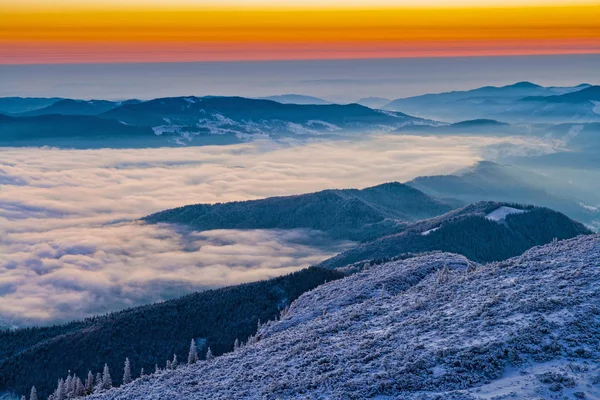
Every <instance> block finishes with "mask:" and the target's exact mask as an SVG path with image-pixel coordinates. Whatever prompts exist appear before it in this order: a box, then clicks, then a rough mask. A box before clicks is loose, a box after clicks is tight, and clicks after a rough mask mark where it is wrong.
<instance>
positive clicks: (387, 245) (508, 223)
mask: <svg viewBox="0 0 600 400" xmlns="http://www.w3.org/2000/svg"><path fill="white" fill-rule="evenodd" d="M588 233H591V231H590V230H588V229H587V228H586V227H585V226H583V225H582V224H580V223H579V222H576V221H573V220H572V219H570V218H568V217H567V216H565V215H564V214H561V213H559V212H556V211H553V210H550V209H548V208H542V207H533V206H521V205H516V204H510V203H498V202H491V201H490V202H480V203H475V204H470V205H468V206H466V207H463V208H461V209H459V210H454V211H450V212H449V213H447V214H444V215H441V216H439V217H435V218H431V219H428V220H424V221H419V222H417V223H415V224H413V225H411V226H410V227H409V228H407V229H405V230H404V231H402V232H400V233H394V234H392V235H388V236H384V237H381V238H378V239H375V240H373V241H371V242H366V243H362V244H360V245H358V246H356V247H353V248H351V249H349V250H346V251H344V252H342V253H340V254H338V255H336V256H334V257H332V258H330V259H328V260H325V261H323V262H322V263H321V264H320V266H322V267H326V268H340V267H344V266H347V265H349V264H354V263H357V262H360V261H367V260H380V259H386V258H392V257H396V256H398V255H401V254H404V253H420V252H428V251H436V250H440V251H449V252H452V253H458V254H462V255H464V256H466V257H469V258H470V259H472V260H474V261H477V262H490V261H500V260H505V259H507V258H510V257H514V256H517V255H519V254H521V253H523V252H524V251H526V250H528V249H530V248H531V247H533V246H539V245H542V244H546V243H549V242H551V241H552V240H554V239H568V238H572V237H574V236H577V235H581V234H588Z"/></svg>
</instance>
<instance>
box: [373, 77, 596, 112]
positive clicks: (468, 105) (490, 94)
mask: <svg viewBox="0 0 600 400" xmlns="http://www.w3.org/2000/svg"><path fill="white" fill-rule="evenodd" d="M590 87H591V85H589V84H581V85H577V86H573V87H543V86H540V85H536V84H534V83H531V82H519V83H515V84H513V85H508V86H501V87H496V86H485V87H481V88H478V89H473V90H467V91H454V92H446V93H437V94H426V95H422V96H415V97H409V98H404V99H397V100H394V101H392V102H390V103H389V104H387V105H386V106H385V107H384V109H386V110H392V111H402V112H407V113H409V114H413V115H416V116H420V117H424V118H432V119H438V120H443V121H450V122H458V121H461V120H468V119H482V118H487V119H499V120H501V121H508V122H510V121H511V120H521V119H522V117H523V116H525V115H529V116H530V117H536V119H537V120H539V119H543V118H544V117H545V116H544V115H538V114H539V113H536V108H535V107H533V106H532V105H526V104H525V102H523V101H521V100H522V99H524V98H527V97H537V98H541V97H549V96H559V95H565V94H568V93H572V92H577V91H581V90H585V89H588V88H590ZM569 115H571V116H572V113H571V114H569ZM508 118H510V119H508Z"/></svg>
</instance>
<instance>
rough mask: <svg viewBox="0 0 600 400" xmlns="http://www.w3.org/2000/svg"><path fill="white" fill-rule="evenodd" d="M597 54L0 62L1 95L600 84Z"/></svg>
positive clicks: (355, 94) (387, 93) (402, 92)
mask: <svg viewBox="0 0 600 400" xmlns="http://www.w3.org/2000/svg"><path fill="white" fill-rule="evenodd" d="M598 65H600V54H583V55H545V56H498V57H443V58H395V59H354V60H287V61H285V60H284V61H236V62H193V63H133V64H132V63H111V64H104V63H100V64H52V65H40V64H32V65H0V97H5V96H33V97H35V96H43V97H44V96H45V97H53V96H59V97H68V98H77V99H112V100H123V99H127V98H139V99H153V98H157V97H168V96H189V95H195V96H205V95H222V96H246V97H261V96H270V95H277V94H283V93H300V94H306V95H313V96H317V97H321V98H325V99H327V100H331V101H338V102H346V103H348V102H355V101H357V100H358V99H360V98H362V97H368V96H381V97H386V98H389V99H395V98H399V97H406V96H412V95H418V94H424V93H437V92H441V91H449V90H467V89H472V88H476V87H480V86H485V85H508V84H513V83H515V82H519V81H532V82H535V83H537V84H541V85H545V86H574V85H578V84H580V83H591V84H599V83H600V82H599V80H598V79H599V78H600V76H599V75H598Z"/></svg>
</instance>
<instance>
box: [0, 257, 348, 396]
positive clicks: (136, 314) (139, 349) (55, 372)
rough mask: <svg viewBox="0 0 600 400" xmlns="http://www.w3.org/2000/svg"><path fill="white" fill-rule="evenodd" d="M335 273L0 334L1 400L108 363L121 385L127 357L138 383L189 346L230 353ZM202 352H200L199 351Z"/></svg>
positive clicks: (305, 273)
mask: <svg viewBox="0 0 600 400" xmlns="http://www.w3.org/2000/svg"><path fill="white" fill-rule="evenodd" d="M342 276H343V275H342V274H341V273H340V272H337V271H330V270H324V269H320V268H308V269H304V270H302V271H298V272H295V273H293V274H290V275H286V276H282V277H278V278H273V279H270V280H266V281H260V282H254V283H247V284H243V285H237V286H231V287H226V288H221V289H216V290H208V291H205V292H200V293H195V294H191V295H188V296H184V297H181V298H179V299H174V300H170V301H165V302H162V303H157V304H151V305H148V306H143V307H137V308H132V309H129V310H125V311H121V312H114V313H111V314H108V315H104V316H99V317H94V318H88V319H86V320H84V321H75V322H72V323H69V324H64V325H56V326H50V327H41V328H25V329H18V330H15V331H12V332H2V331H0V398H1V397H2V392H14V393H18V394H19V395H21V394H25V393H28V391H29V389H30V388H31V386H33V385H35V386H36V388H37V389H38V393H39V394H40V395H42V396H48V395H49V394H50V393H51V392H52V391H53V390H54V389H55V387H56V382H57V380H58V379H60V378H65V377H66V375H67V371H69V370H70V371H71V372H72V373H74V374H76V375H78V376H79V377H82V378H85V376H86V375H87V373H88V371H89V370H91V371H94V372H97V371H101V370H102V367H103V366H104V364H105V363H107V364H108V365H109V367H110V369H111V371H113V382H114V383H115V384H120V382H121V376H122V374H119V373H117V372H116V371H119V369H121V370H122V366H123V360H125V357H129V359H130V360H131V362H132V365H133V366H134V367H135V368H134V371H133V372H134V374H135V376H137V375H138V374H139V371H140V369H141V368H144V369H145V370H146V371H153V370H154V365H155V364H157V363H158V364H160V365H161V366H164V363H165V361H166V360H167V359H168V358H172V357H173V353H175V354H177V356H178V357H179V359H180V360H185V359H186V357H187V351H188V347H189V344H190V340H191V339H192V338H195V339H196V342H197V343H198V345H199V346H200V351H204V352H206V346H210V347H211V349H212V351H213V352H214V353H215V354H221V353H223V352H225V351H231V349H232V348H233V343H234V341H235V339H236V338H238V339H239V340H246V338H247V337H248V336H249V335H252V334H254V333H255V332H256V329H257V321H258V320H261V321H267V320H269V319H273V318H275V317H276V316H278V315H279V313H280V311H281V309H283V308H285V307H286V306H288V305H289V304H290V302H291V301H293V300H295V299H296V298H298V296H300V295H301V294H302V293H304V292H306V291H308V290H311V289H313V288H315V287H316V286H318V285H320V284H322V283H323V282H326V281H332V280H335V279H339V278H341V277H342ZM202 346H205V347H202ZM43 398H45V397H43Z"/></svg>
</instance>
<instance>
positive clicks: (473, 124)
mask: <svg viewBox="0 0 600 400" xmlns="http://www.w3.org/2000/svg"><path fill="white" fill-rule="evenodd" d="M359 103H360V104H333V103H330V102H328V101H326V100H323V99H320V98H316V97H311V96H305V95H296V94H289V95H279V96H270V97H267V98H265V99H250V98H243V97H219V96H205V97H195V96H187V97H171V98H159V99H154V100H148V101H140V100H135V99H132V100H125V101H107V100H73V99H59V98H52V99H44V98H18V97H10V98H8V97H7V98H0V146H41V145H51V146H57V147H73V148H94V147H98V146H100V147H107V146H108V147H160V146H184V145H206V144H233V143H240V142H243V141H247V140H251V139H255V138H273V139H284V138H288V137H294V138H312V137H320V138H339V137H347V135H352V134H358V133H363V132H370V133H371V132H395V133H400V134H417V135H418V134H427V135H455V134H456V135H458V134H460V135H464V134H473V135H523V134H534V135H541V136H543V135H545V132H546V131H547V130H550V129H553V127H554V125H555V124H559V125H560V124H564V123H583V124H590V123H597V122H600V86H592V85H589V84H581V85H578V86H573V87H542V86H539V85H536V84H533V83H530V82H519V83H516V84H513V85H508V86H502V87H494V86H486V87H481V88H478V89H473V90H468V91H456V92H447V93H439V94H426V95H422V96H415V97H409V98H405V99H397V100H393V101H388V99H384V98H378V97H367V98H363V99H360V100H359ZM406 113H408V114H406ZM409 114H410V115H409ZM412 115H416V117H415V116H412ZM82 116H87V117H90V119H83V118H81V117H82ZM70 117H72V118H70ZM107 121H108V122H107ZM439 121H445V122H439ZM536 124H537V125H536ZM60 126H64V128H62V129H60V128H59V127H60ZM157 139H158V140H157ZM102 141H106V142H105V143H102V144H99V142H102Z"/></svg>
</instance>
